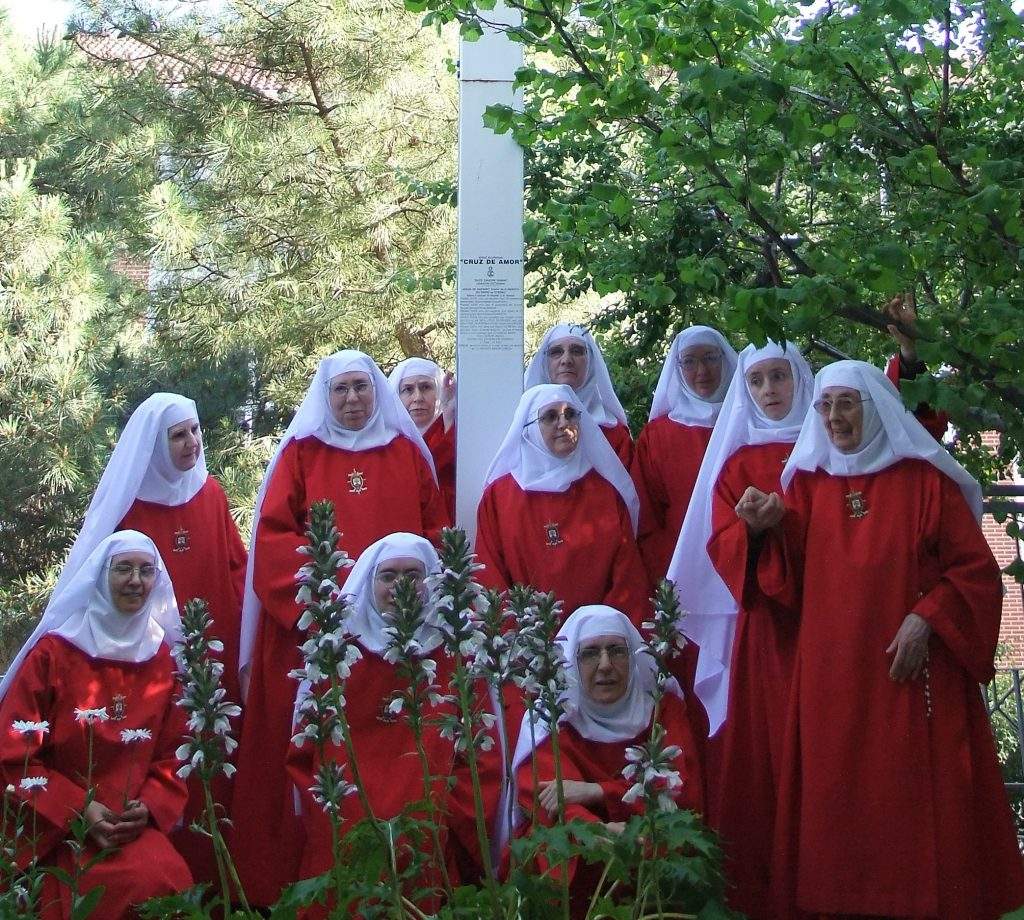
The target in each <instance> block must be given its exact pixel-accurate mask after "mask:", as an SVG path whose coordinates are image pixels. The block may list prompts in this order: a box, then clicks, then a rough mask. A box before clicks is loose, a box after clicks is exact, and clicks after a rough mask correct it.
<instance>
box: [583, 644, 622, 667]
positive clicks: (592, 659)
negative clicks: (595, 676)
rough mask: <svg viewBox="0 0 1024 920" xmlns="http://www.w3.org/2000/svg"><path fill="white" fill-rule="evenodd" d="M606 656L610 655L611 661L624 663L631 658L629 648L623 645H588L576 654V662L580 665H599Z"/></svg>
mask: <svg viewBox="0 0 1024 920" xmlns="http://www.w3.org/2000/svg"><path fill="white" fill-rule="evenodd" d="M604 654H607V655H608V660H609V661H612V662H622V661H625V660H626V659H627V658H629V646H628V645H623V644H616V645H588V646H587V647H586V648H581V649H580V650H579V651H578V652H577V653H576V660H577V661H578V662H579V663H580V664H597V663H598V662H599V661H600V660H601V656H602V655H604Z"/></svg>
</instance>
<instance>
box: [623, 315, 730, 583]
mask: <svg viewBox="0 0 1024 920" xmlns="http://www.w3.org/2000/svg"><path fill="white" fill-rule="evenodd" d="M735 369H736V352H735V351H733V349H732V346H730V345H729V343H728V342H727V341H726V340H725V337H724V336H723V335H722V334H721V333H720V332H718V331H717V330H715V329H712V328H710V327H709V326H691V327H690V328H689V329H684V330H683V331H682V332H680V333H679V335H677V336H676V337H675V339H674V340H673V342H672V347H671V348H670V349H669V351H668V356H667V357H666V358H665V364H664V367H663V368H662V371H661V377H660V379H659V380H658V386H657V388H656V389H655V391H654V401H653V403H652V405H651V415H650V419H649V420H648V422H647V424H646V425H645V426H644V428H643V431H641V432H640V437H639V438H637V442H636V456H635V457H634V459H633V464H632V467H631V469H630V472H631V474H632V476H633V481H634V482H635V483H636V490H637V492H638V493H639V495H640V555H641V556H642V557H643V560H644V565H645V566H646V568H647V575H648V578H649V580H650V583H651V585H652V586H653V585H655V584H657V583H658V582H659V581H660V580H661V579H662V578H664V577H665V573H666V571H668V563H669V560H670V559H671V558H672V551H673V550H674V549H675V546H676V540H677V539H678V538H679V528H680V527H682V526H683V518H684V517H685V516H686V509H687V507H688V506H689V504H690V493H691V492H692V491H693V484H694V483H695V482H696V481H697V471H698V470H699V469H700V464H701V460H702V459H703V458H704V451H705V450H706V449H707V446H708V441H709V440H710V439H711V431H712V429H713V428H714V427H715V420H716V419H717V418H718V412H719V410H720V409H721V408H722V400H723V399H725V391H726V390H727V389H728V388H729V382H730V381H731V380H732V376H733V371H734V370H735Z"/></svg>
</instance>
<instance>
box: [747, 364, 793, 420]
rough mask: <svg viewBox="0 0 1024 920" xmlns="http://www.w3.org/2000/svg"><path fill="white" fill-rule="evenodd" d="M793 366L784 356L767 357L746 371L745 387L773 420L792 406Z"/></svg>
mask: <svg viewBox="0 0 1024 920" xmlns="http://www.w3.org/2000/svg"><path fill="white" fill-rule="evenodd" d="M793 388H794V381H793V368H792V366H791V365H790V363H789V362H788V361H787V360H786V359H785V358H768V359H767V360H765V361H758V362H757V364H752V365H751V366H750V369H749V370H748V371H747V389H748V390H749V391H750V395H751V397H752V398H753V400H754V402H756V403H757V405H758V407H759V408H760V410H761V411H762V412H763V413H764V414H765V415H767V416H768V418H770V419H771V420H772V421H773V422H777V421H779V420H780V419H784V418H785V417H786V416H787V415H789V410H790V409H791V408H792V407H793Z"/></svg>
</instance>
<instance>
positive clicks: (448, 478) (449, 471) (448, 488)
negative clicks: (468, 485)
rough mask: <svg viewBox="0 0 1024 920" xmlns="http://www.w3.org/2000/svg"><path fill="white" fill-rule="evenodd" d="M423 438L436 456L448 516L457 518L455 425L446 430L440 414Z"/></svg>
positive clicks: (442, 495)
mask: <svg viewBox="0 0 1024 920" xmlns="http://www.w3.org/2000/svg"><path fill="white" fill-rule="evenodd" d="M423 440H424V441H425V442H426V445H427V448H428V449H429V450H430V456H431V457H433V458H434V469H435V470H437V482H438V485H439V486H440V487H441V497H442V498H443V499H444V506H445V508H446V509H447V510H448V517H449V518H450V519H451V520H453V521H454V520H455V425H454V424H453V425H452V427H451V428H449V429H448V430H447V431H445V430H444V419H443V418H442V417H441V416H440V415H439V416H438V417H437V418H436V419H434V422H433V424H431V426H430V427H429V428H428V429H427V430H426V431H424V432H423Z"/></svg>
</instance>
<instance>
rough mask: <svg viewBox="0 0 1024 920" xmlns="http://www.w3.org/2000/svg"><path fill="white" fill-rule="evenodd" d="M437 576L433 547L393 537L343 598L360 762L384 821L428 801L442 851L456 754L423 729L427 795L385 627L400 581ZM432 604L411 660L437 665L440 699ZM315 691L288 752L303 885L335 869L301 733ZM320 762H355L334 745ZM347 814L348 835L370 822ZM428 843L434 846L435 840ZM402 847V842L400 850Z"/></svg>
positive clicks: (348, 804) (313, 750)
mask: <svg viewBox="0 0 1024 920" xmlns="http://www.w3.org/2000/svg"><path fill="white" fill-rule="evenodd" d="M440 569H441V563H440V560H439V559H438V558H437V552H436V551H435V550H434V548H433V546H431V545H430V543H429V542H428V541H427V540H425V539H423V537H418V536H416V535H414V534H410V533H394V534H390V535H388V536H386V537H384V538H382V539H380V540H378V541H377V542H376V543H374V544H372V545H371V546H369V547H368V548H367V549H366V550H365V551H364V552H363V554H362V555H361V556H360V557H359V561H358V562H357V563H356V564H355V567H354V568H353V569H352V572H351V575H350V576H349V578H348V579H347V581H346V582H345V593H346V595H348V599H349V603H350V604H351V614H350V616H349V621H348V629H347V631H348V632H349V633H350V634H351V635H352V636H353V637H354V638H355V639H356V642H357V643H358V650H359V652H360V653H361V657H360V658H359V660H358V661H356V663H355V664H354V665H353V666H352V673H351V675H350V676H349V678H348V681H347V683H346V687H345V699H346V701H347V705H346V707H345V715H346V717H347V719H348V724H349V730H350V732H351V738H352V746H353V748H354V749H355V754H356V764H357V766H358V770H359V774H360V776H361V779H362V782H363V788H364V790H365V792H366V798H367V800H368V801H369V804H370V808H371V809H372V811H373V815H374V817H376V818H378V819H380V820H388V819H390V818H394V817H396V816H398V815H400V814H402V813H403V811H404V810H406V809H407V808H409V806H411V805H413V804H414V803H422V802H423V801H424V799H425V798H426V796H427V795H429V796H430V798H431V799H432V801H433V804H434V805H435V807H436V810H437V815H438V819H437V825H436V826H437V829H438V835H439V837H440V843H441V847H442V851H443V850H444V848H445V847H446V841H447V836H448V831H447V817H446V812H447V799H448V789H447V784H446V780H447V778H448V777H449V776H451V774H452V770H453V761H454V746H453V744H452V742H451V741H449V740H447V739H445V738H442V737H441V735H440V731H439V729H438V726H437V724H436V722H433V723H431V724H428V725H427V726H425V728H424V732H423V737H422V744H423V749H424V753H425V755H426V760H427V769H428V770H429V773H430V775H431V777H432V778H433V779H432V782H431V785H430V788H429V790H426V789H424V779H423V769H424V767H423V764H422V762H421V761H420V758H419V755H418V753H417V750H416V740H415V737H414V735H413V732H412V729H411V728H410V727H409V723H408V721H407V720H406V719H405V718H404V717H402V716H401V715H398V714H395V713H394V712H393V710H392V709H390V708H389V707H390V705H391V703H392V701H393V699H394V698H395V697H396V695H398V694H400V693H401V692H402V691H405V690H408V683H407V681H406V679H405V678H404V677H402V676H401V674H400V673H399V672H398V670H397V666H396V658H395V651H394V650H392V649H389V648H388V644H389V641H390V640H389V636H388V633H387V629H388V627H387V623H386V621H385V620H384V618H383V616H382V613H385V612H388V611H390V610H393V609H394V602H393V595H394V587H395V582H396V581H397V580H398V578H400V577H406V578H411V579H413V580H414V581H417V582H418V583H419V584H420V585H421V587H422V586H423V580H424V578H425V577H426V576H427V575H434V574H436V573H438V572H439V571H440ZM424 592H425V588H424ZM425 603H427V604H428V608H427V611H426V616H425V618H424V619H425V623H424V625H423V627H422V628H421V629H420V631H419V632H418V633H417V635H416V637H415V640H414V641H415V642H416V643H417V645H418V649H417V650H416V651H415V652H413V654H415V655H416V656H417V657H419V658H421V659H429V660H430V662H432V664H433V668H434V671H435V674H436V682H437V685H438V687H439V692H440V693H447V692H448V683H449V680H450V677H451V662H450V660H449V659H448V658H446V657H445V656H444V654H443V652H442V650H441V648H440V646H441V639H442V637H441V632H440V629H439V628H438V621H437V618H436V616H435V614H434V613H433V608H432V606H430V601H429V600H425ZM308 693H309V685H308V684H307V683H303V685H302V686H301V687H300V688H299V691H298V695H297V696H296V700H295V711H296V713H297V716H298V725H297V726H296V727H297V728H298V733H297V734H296V735H295V738H294V739H293V742H292V745H291V747H290V749H289V752H288V773H289V776H290V777H291V779H292V781H293V782H294V784H295V788H296V789H297V791H298V796H299V801H300V803H301V812H302V823H303V826H304V828H305V840H304V842H303V845H302V857H301V861H300V868H299V876H300V878H312V877H314V876H317V875H321V874H322V873H324V872H326V871H328V870H329V869H330V867H331V866H332V865H333V862H334V857H333V854H332V851H331V824H330V821H329V820H328V818H327V816H326V814H325V813H324V810H323V807H322V805H321V804H319V803H317V801H316V800H315V799H314V797H313V794H312V792H311V791H310V790H311V787H312V786H313V784H314V780H315V777H316V774H317V770H318V769H319V767H320V764H321V762H322V760H321V756H322V755H321V753H320V751H319V750H318V749H317V746H316V744H315V743H314V742H313V741H310V740H309V738H308V737H306V736H305V735H304V733H303V729H304V727H305V723H304V722H303V711H304V710H303V702H304V700H305V699H306V698H307V696H308ZM426 715H427V716H428V718H429V719H435V718H436V716H437V715H438V711H437V710H435V709H434V708H433V707H429V706H428V712H427V713H426ZM323 756H327V757H329V758H330V759H331V760H334V761H336V762H337V763H341V764H347V763H348V755H347V752H346V750H345V747H344V746H343V745H333V744H331V745H328V746H327V748H326V749H325V751H324V754H323ZM345 778H346V779H347V780H349V781H352V780H353V778H354V773H353V771H352V770H351V768H350V767H347V768H346V770H345ZM416 815H417V816H418V817H420V818H425V817H426V812H425V810H424V809H422V808H420V809H418V810H417V811H416ZM340 816H341V819H342V826H341V832H342V834H345V833H346V832H347V831H350V830H351V829H352V827H353V825H355V824H356V823H357V822H358V821H360V820H361V819H363V818H365V817H366V812H365V811H364V809H363V805H362V802H361V800H360V797H359V796H358V795H355V794H353V795H349V796H346V797H344V798H343V799H342V801H341V812H340ZM425 845H426V846H428V847H429V845H430V842H429V841H427V842H426V843H425ZM402 846H403V844H401V843H400V846H399V851H401V848H402ZM434 856H435V854H433V853H432V852H431V853H430V854H429V855H428V857H427V858H428V859H431V860H432V861H433V860H434ZM433 865H434V871H433V872H432V873H428V874H427V876H426V877H424V878H422V879H420V880H419V882H420V884H423V885H426V886H428V887H430V886H433V887H437V886H438V884H439V882H440V875H439V867H438V866H437V865H436V861H434V862H433ZM416 887H419V885H417V886H416ZM434 900H436V897H435V899H434ZM326 914H327V911H326V909H323V908H321V909H316V908H314V909H312V910H310V911H307V912H306V914H305V915H304V917H305V918H306V920H313V918H318V917H322V916H326Z"/></svg>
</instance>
